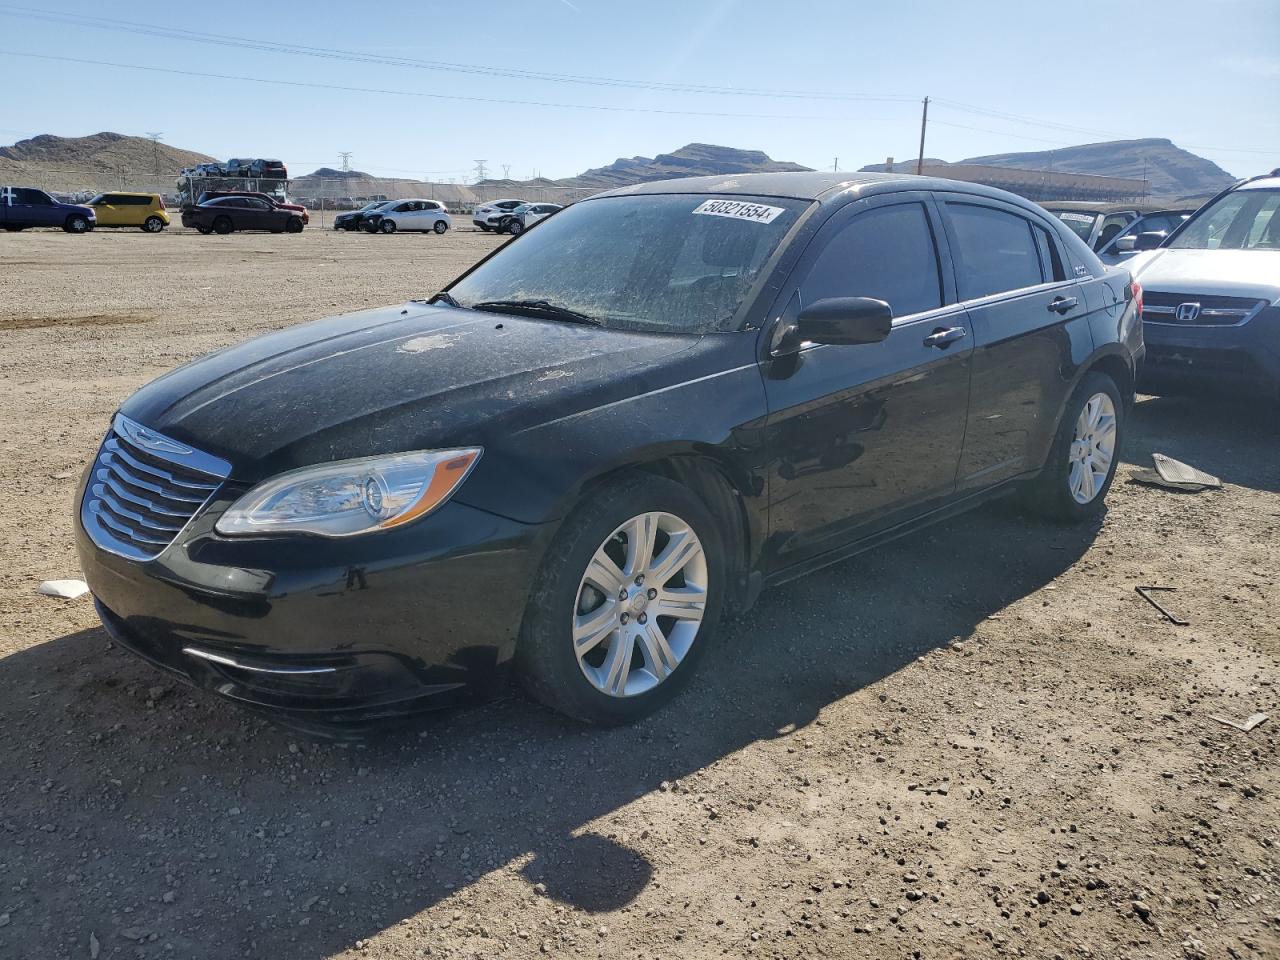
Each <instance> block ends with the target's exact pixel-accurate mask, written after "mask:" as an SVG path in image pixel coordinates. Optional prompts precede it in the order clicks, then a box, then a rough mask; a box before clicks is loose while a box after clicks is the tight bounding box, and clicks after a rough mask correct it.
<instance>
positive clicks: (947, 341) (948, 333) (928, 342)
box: [924, 327, 969, 350]
mask: <svg viewBox="0 0 1280 960" xmlns="http://www.w3.org/2000/svg"><path fill="white" fill-rule="evenodd" d="M968 335H969V331H968V330H966V329H965V328H964V327H946V328H943V327H939V328H938V329H937V330H934V331H933V333H931V334H929V335H928V336H927V337H925V338H924V345H925V346H926V347H937V348H938V349H939V350H945V349H946V348H947V347H949V346H951V344H953V343H955V342H956V341H957V340H963V339H964V338H965V337H967V336H968Z"/></svg>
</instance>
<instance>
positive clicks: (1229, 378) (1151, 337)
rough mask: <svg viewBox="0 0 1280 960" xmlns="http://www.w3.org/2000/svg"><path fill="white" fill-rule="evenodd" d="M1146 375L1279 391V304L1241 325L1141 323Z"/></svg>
mask: <svg viewBox="0 0 1280 960" xmlns="http://www.w3.org/2000/svg"><path fill="white" fill-rule="evenodd" d="M1142 335H1143V339H1144V340H1145V341H1146V345H1147V355H1146V358H1145V361H1144V363H1143V367H1142V376H1143V380H1144V382H1146V383H1151V382H1153V381H1154V382H1186V383H1188V384H1193V385H1199V386H1209V387H1222V388H1225V389H1228V390H1231V391H1233V392H1239V391H1241V390H1244V391H1247V392H1257V393H1264V394H1267V395H1275V394H1276V393H1277V392H1278V391H1280V306H1271V307H1268V308H1266V309H1264V310H1262V311H1261V312H1260V313H1259V314H1258V315H1257V316H1255V317H1253V319H1251V320H1249V322H1247V323H1244V324H1241V325H1239V326H1184V325H1178V324H1173V323H1153V322H1151V321H1150V320H1148V321H1145V322H1144V323H1143V325H1142Z"/></svg>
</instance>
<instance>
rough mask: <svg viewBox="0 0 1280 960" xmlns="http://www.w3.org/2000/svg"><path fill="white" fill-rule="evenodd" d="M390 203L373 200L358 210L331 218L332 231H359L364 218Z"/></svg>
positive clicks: (388, 201)
mask: <svg viewBox="0 0 1280 960" xmlns="http://www.w3.org/2000/svg"><path fill="white" fill-rule="evenodd" d="M390 202H391V201H390V200H374V201H373V202H371V203H366V204H365V205H364V206H363V207H361V208H360V209H359V210H353V211H351V212H350V213H343V214H339V215H338V216H336V217H334V218H333V229H335V230H359V229H360V226H361V224H363V223H364V218H365V217H366V216H368V215H370V214H372V213H373V212H374V211H375V210H380V209H381V208H382V207H384V206H386V205H387V204H388V203H390Z"/></svg>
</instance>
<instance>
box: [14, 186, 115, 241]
mask: <svg viewBox="0 0 1280 960" xmlns="http://www.w3.org/2000/svg"><path fill="white" fill-rule="evenodd" d="M97 222H98V220H97V214H95V213H94V212H93V208H92V207H85V206H81V205H80V204H76V203H59V202H58V201H57V200H55V199H53V197H51V196H49V195H48V194H47V193H45V192H44V191H43V190H35V189H33V188H31V187H0V227H3V228H4V229H5V230H8V231H9V232H10V233H16V232H17V231H19V230H25V229H27V227H61V228H62V229H63V230H65V231H67V233H88V232H89V231H90V230H92V229H93V228H94V226H95V225H96V224H97Z"/></svg>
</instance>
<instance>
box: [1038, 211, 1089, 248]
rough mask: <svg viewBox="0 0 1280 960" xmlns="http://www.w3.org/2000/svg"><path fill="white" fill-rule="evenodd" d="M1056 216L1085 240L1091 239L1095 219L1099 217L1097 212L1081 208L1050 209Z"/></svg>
mask: <svg viewBox="0 0 1280 960" xmlns="http://www.w3.org/2000/svg"><path fill="white" fill-rule="evenodd" d="M1049 212H1050V213H1052V214H1053V215H1054V216H1055V217H1057V218H1058V219H1059V220H1061V221H1062V222H1063V223H1065V224H1066V225H1067V226H1068V227H1070V228H1071V232H1072V233H1074V234H1075V235H1076V236H1077V237H1079V238H1080V239H1081V240H1084V241H1085V242H1088V240H1089V234H1091V233H1093V224H1094V221H1096V220H1097V219H1098V215H1097V214H1096V213H1085V212H1084V211H1081V210H1054V209H1052V208H1050V209H1049Z"/></svg>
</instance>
